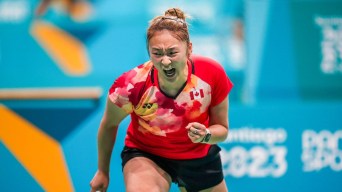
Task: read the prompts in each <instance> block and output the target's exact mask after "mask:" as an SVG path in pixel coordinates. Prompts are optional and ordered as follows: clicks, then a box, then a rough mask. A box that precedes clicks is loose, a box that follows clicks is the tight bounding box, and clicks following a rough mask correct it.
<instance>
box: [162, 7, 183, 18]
mask: <svg viewBox="0 0 342 192" xmlns="http://www.w3.org/2000/svg"><path fill="white" fill-rule="evenodd" d="M165 16H172V17H177V18H179V19H182V20H184V21H185V14H184V12H183V11H182V10H180V9H178V8H170V9H168V10H167V11H165Z"/></svg>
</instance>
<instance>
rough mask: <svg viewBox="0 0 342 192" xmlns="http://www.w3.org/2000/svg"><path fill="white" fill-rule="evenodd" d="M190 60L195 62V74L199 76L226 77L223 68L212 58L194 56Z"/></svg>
mask: <svg viewBox="0 0 342 192" xmlns="http://www.w3.org/2000/svg"><path fill="white" fill-rule="evenodd" d="M190 59H191V60H192V62H193V65H194V69H195V70H194V71H195V74H197V75H198V76H203V75H205V76H211V75H214V76H215V75H223V74H225V75H226V72H225V70H224V68H223V66H222V65H221V64H220V63H219V62H217V61H216V60H214V59H212V58H209V57H205V56H200V55H192V56H191V58H190Z"/></svg>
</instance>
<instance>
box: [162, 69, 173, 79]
mask: <svg viewBox="0 0 342 192" xmlns="http://www.w3.org/2000/svg"><path fill="white" fill-rule="evenodd" d="M163 71H164V74H165V75H166V76H167V77H173V76H175V74H176V69H175V68H171V69H168V70H165V69H163Z"/></svg>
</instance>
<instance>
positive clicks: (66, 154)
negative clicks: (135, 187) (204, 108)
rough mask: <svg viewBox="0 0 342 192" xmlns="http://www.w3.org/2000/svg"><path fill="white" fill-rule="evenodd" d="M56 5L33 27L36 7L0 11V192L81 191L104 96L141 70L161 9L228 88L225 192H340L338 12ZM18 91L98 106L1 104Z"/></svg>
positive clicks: (104, 2)
mask: <svg viewBox="0 0 342 192" xmlns="http://www.w3.org/2000/svg"><path fill="white" fill-rule="evenodd" d="M65 2H66V1H59V3H58V2H56V3H54V4H53V5H51V6H50V7H49V9H48V10H47V12H46V13H45V14H44V15H42V16H40V17H37V16H35V15H34V10H35V9H36V8H37V5H38V3H39V1H38V0H0V96H1V97H0V98H1V99H0V116H1V117H0V162H1V163H0V185H1V186H2V190H3V191H89V189H90V188H89V182H90V180H91V178H92V177H93V175H94V173H95V171H96V168H97V145H96V136H97V129H98V125H99V122H100V120H101V117H102V113H103V110H104V105H105V99H106V94H107V91H108V88H109V86H110V85H111V84H112V82H113V81H114V80H115V78H117V77H118V76H119V75H120V74H121V73H123V72H125V71H127V70H129V69H130V68H132V67H134V66H137V65H138V64H141V63H143V62H144V61H146V60H148V55H147V51H146V45H145V32H146V28H147V26H148V21H149V20H151V19H152V18H153V17H154V16H155V15H157V14H162V13H163V11H164V10H166V9H167V8H169V7H173V6H175V7H180V8H182V9H183V10H184V11H185V12H187V13H189V14H190V15H191V16H192V19H191V20H189V22H190V24H191V26H190V29H191V30H190V33H191V40H192V42H193V44H194V52H195V53H197V54H202V55H206V56H209V57H212V58H214V59H216V60H218V61H219V62H220V63H221V64H222V65H223V66H224V68H225V69H226V72H227V74H228V76H229V77H230V78H231V79H232V81H233V83H234V84H235V87H234V89H233V90H232V92H231V95H230V103H231V104H230V109H229V110H230V111H229V119H230V134H229V138H228V139H227V140H226V141H225V142H223V143H221V144H220V146H221V147H222V152H221V155H222V160H223V162H222V163H223V167H224V173H225V180H226V182H227V184H228V187H229V191H230V192H243V191H246V192H247V191H263V192H273V191H277V192H283V191H284V192H285V191H298V192H299V191H300V192H309V191H310V192H312V191H329V192H341V191H342V188H341V187H340V181H341V179H342V127H341V126H342V120H341V118H340V116H341V114H342V102H341V99H342V52H341V46H342V40H341V39H342V38H341V34H342V9H341V7H342V2H341V1H339V0H282V1H278V0H259V1H254V0H214V1H205V0H189V1H181V0H176V1H174V0H173V1H171V0H167V1H158V0H148V1H138V0H137V1H134V0H127V1H124V2H123V1H110V0H89V1H79V2H78V3H75V4H74V5H70V6H74V7H73V8H74V9H67V4H66V3H65ZM80 2H81V3H80ZM69 8H70V7H69ZM27 88H29V89H28V90H29V91H28V92H24V94H28V95H29V92H30V90H32V88H34V89H38V90H41V89H46V88H49V89H57V88H71V89H72V88H86V89H87V88H89V89H92V88H100V89H101V90H102V94H101V95H100V96H99V97H97V98H92V97H87V98H82V97H79V98H72V99H70V98H48V99H46V98H45V99H42V98H40V99H39V98H38V99H37V98H36V99H34V98H30V97H28V98H24V99H17V98H15V97H12V98H11V97H3V95H5V93H8V92H10V93H11V91H13V90H27ZM12 93H13V92H12ZM128 123H129V119H125V120H124V122H122V124H121V125H120V128H119V133H118V137H117V141H116V144H115V148H114V151H113V155H112V161H111V173H110V177H111V183H110V187H109V191H115V192H120V191H125V188H124V182H123V176H122V172H121V159H120V155H119V154H120V152H121V149H122V147H123V142H124V137H125V132H126V127H127V125H128ZM171 191H178V189H177V187H176V186H175V185H172V189H171Z"/></svg>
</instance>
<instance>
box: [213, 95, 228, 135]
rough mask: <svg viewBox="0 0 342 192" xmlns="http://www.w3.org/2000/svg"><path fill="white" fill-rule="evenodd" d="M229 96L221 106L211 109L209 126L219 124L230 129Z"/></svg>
mask: <svg viewBox="0 0 342 192" xmlns="http://www.w3.org/2000/svg"><path fill="white" fill-rule="evenodd" d="M228 108H229V100H228V96H227V97H226V98H225V99H224V100H223V101H222V102H221V103H219V104H217V105H215V106H214V107H211V108H210V111H209V125H215V124H219V125H222V126H224V127H226V128H227V129H228V110H229V109H228Z"/></svg>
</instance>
